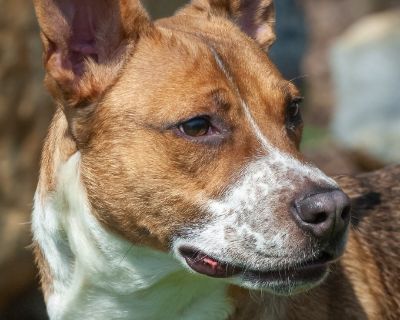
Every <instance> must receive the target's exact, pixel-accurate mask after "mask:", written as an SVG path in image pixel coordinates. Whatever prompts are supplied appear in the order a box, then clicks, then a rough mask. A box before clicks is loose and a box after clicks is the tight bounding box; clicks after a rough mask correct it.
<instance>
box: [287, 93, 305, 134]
mask: <svg viewBox="0 0 400 320" xmlns="http://www.w3.org/2000/svg"><path fill="white" fill-rule="evenodd" d="M300 102H301V100H300V99H296V100H294V101H292V102H291V103H290V104H289V105H288V106H287V109H286V127H287V128H288V129H289V130H295V129H296V128H297V127H299V126H300V125H301V124H302V123H303V120H302V118H301V112H300Z"/></svg>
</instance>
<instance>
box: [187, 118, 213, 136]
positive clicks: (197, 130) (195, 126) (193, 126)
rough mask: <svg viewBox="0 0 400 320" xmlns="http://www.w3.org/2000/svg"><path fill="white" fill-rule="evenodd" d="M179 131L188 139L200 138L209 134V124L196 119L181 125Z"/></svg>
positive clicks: (202, 119)
mask: <svg viewBox="0 0 400 320" xmlns="http://www.w3.org/2000/svg"><path fill="white" fill-rule="evenodd" d="M179 130H180V131H181V132H182V133H183V134H185V135H187V136H190V137H201V136H205V135H207V134H209V133H210V131H211V123H210V121H209V120H208V119H206V118H202V117H197V118H193V119H191V120H189V121H186V122H184V123H182V124H181V125H180V126H179Z"/></svg>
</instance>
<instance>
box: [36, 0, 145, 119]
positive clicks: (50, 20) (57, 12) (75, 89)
mask: <svg viewBox="0 0 400 320" xmlns="http://www.w3.org/2000/svg"><path fill="white" fill-rule="evenodd" d="M34 5H35V10H36V14H37V17H38V20H39V25H40V29H41V38H42V41H43V46H44V54H43V60H44V65H45V68H46V80H45V82H46V85H47V87H48V88H49V90H50V92H51V93H52V95H53V96H54V97H55V99H56V100H57V101H58V102H60V103H62V105H63V107H64V109H67V108H68V109H70V110H72V109H73V108H78V107H82V106H83V105H88V104H90V103H92V102H94V101H95V100H96V99H98V97H99V96H100V95H101V94H102V93H103V92H104V91H105V89H107V87H109V86H110V85H111V84H112V83H113V81H114V80H115V78H116V76H117V74H118V72H119V70H120V68H121V66H122V64H123V63H124V60H125V57H126V54H127V53H128V51H129V49H130V48H131V47H132V46H134V45H135V43H136V42H137V40H138V38H139V37H140V36H141V35H142V34H143V33H146V32H148V31H149V29H151V28H152V24H151V22H150V20H149V18H148V15H147V14H146V12H145V11H144V9H143V7H142V6H141V4H140V2H139V1H137V0H34ZM65 111H66V113H68V111H69V110H65Z"/></svg>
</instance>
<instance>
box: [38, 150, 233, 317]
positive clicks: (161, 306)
mask: <svg viewBox="0 0 400 320" xmlns="http://www.w3.org/2000/svg"><path fill="white" fill-rule="evenodd" d="M79 163H80V154H79V153H76V154H75V155H73V156H72V157H71V158H70V159H69V161H68V162H67V163H66V164H65V165H63V166H62V168H61V169H60V171H59V173H58V181H57V185H58V187H57V190H56V192H55V193H54V194H52V195H46V196H45V197H44V200H43V201H42V200H41V197H39V196H38V194H39V192H40V190H39V191H38V193H37V195H36V197H35V208H34V212H33V222H32V225H33V233H34V238H35V240H36V241H37V242H38V244H39V245H40V248H41V250H42V251H43V254H44V256H45V258H46V260H47V262H48V264H49V267H50V270H51V275H52V278H53V283H52V286H53V289H52V292H51V294H50V296H49V298H48V301H47V308H48V313H49V315H50V319H52V320H59V319H63V320H64V319H74V320H75V319H131V320H134V319H140V320H145V319H148V320H150V319H151V320H157V319H172V320H174V319H182V320H183V319H187V320H195V319H199V320H200V319H216V320H217V319H221V320H222V319H226V318H227V317H228V315H229V313H230V312H231V310H232V306H231V305H230V303H229V301H228V299H227V295H226V284H224V283H223V282H221V281H216V280H214V279H209V278H207V277H203V276H200V275H196V274H193V273H189V272H187V271H186V270H185V269H184V268H183V267H182V265H181V264H180V263H179V262H178V261H177V260H176V259H175V258H174V257H173V256H171V255H170V254H168V253H162V252H158V251H155V250H152V249H150V248H144V247H138V246H134V245H132V244H130V243H128V242H127V241H125V240H123V239H121V238H119V237H117V236H116V235H113V234H111V233H110V232H109V231H107V230H105V229H104V228H103V226H102V225H100V223H99V222H98V221H97V220H96V219H95V218H94V216H93V215H92V214H91V212H90V208H89V205H88V200H87V196H86V192H85V190H84V188H83V186H82V184H81V182H80V178H79V177H80V174H79Z"/></svg>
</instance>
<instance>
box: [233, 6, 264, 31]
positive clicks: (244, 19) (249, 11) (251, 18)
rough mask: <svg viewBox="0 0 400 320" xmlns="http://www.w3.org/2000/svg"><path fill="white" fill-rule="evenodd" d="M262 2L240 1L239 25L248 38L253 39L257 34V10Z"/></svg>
mask: <svg viewBox="0 0 400 320" xmlns="http://www.w3.org/2000/svg"><path fill="white" fill-rule="evenodd" d="M261 1H262V0H242V1H241V2H240V13H241V15H240V17H239V21H238V22H239V25H240V27H241V29H242V30H243V31H244V32H245V33H247V34H248V35H249V36H250V37H252V38H255V37H256V34H257V29H258V26H257V23H256V18H257V10H258V9H259V7H260V3H261Z"/></svg>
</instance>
